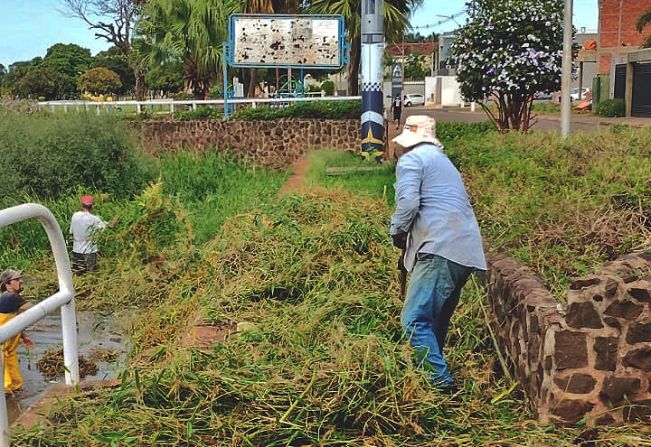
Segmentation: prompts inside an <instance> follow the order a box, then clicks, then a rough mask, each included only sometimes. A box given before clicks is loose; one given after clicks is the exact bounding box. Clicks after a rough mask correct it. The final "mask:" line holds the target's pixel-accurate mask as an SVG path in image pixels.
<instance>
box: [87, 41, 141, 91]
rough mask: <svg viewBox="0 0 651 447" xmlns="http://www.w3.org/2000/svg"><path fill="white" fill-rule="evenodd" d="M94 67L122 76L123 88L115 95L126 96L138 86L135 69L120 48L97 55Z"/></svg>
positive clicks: (110, 49) (113, 48)
mask: <svg viewBox="0 0 651 447" xmlns="http://www.w3.org/2000/svg"><path fill="white" fill-rule="evenodd" d="M93 67H102V68H107V69H109V70H111V71H114V72H115V73H117V74H118V76H120V82H122V87H121V88H120V89H119V90H116V91H115V93H118V94H120V95H125V94H127V93H129V92H131V91H133V89H134V88H135V86H136V77H135V75H134V73H133V68H132V67H131V66H130V65H129V59H128V58H127V56H125V55H124V53H122V50H120V49H119V48H118V47H115V46H113V47H111V48H109V49H108V50H106V51H100V52H99V53H97V55H96V56H95V61H94V64H93Z"/></svg>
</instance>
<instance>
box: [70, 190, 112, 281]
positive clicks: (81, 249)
mask: <svg viewBox="0 0 651 447" xmlns="http://www.w3.org/2000/svg"><path fill="white" fill-rule="evenodd" d="M94 204H95V201H94V200H93V196H88V195H86V196H83V197H82V198H81V210H80V211H77V212H76V213H74V214H73V215H72V220H71V221H70V234H71V235H72V239H73V242H72V270H73V271H74V272H75V273H79V274H82V273H85V272H92V271H94V270H95V269H96V267H97V251H98V249H97V243H96V242H95V236H96V234H97V232H99V231H101V230H103V229H104V228H106V226H107V224H106V222H104V221H103V220H102V219H101V218H100V217H98V216H95V215H94V214H93V213H92V211H93V205H94Z"/></svg>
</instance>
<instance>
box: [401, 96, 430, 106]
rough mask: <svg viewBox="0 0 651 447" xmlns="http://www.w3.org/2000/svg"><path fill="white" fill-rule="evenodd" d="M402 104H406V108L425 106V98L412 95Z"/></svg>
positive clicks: (405, 98) (406, 97) (404, 99)
mask: <svg viewBox="0 0 651 447" xmlns="http://www.w3.org/2000/svg"><path fill="white" fill-rule="evenodd" d="M402 102H404V103H405V107H411V106H424V105H425V97H424V96H423V95H421V94H419V93H410V94H408V95H405V97H404V98H403V101H402Z"/></svg>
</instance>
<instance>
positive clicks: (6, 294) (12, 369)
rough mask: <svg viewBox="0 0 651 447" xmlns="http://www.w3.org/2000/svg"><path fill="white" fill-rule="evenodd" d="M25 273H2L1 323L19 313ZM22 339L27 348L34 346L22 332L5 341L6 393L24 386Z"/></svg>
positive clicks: (6, 271)
mask: <svg viewBox="0 0 651 447" xmlns="http://www.w3.org/2000/svg"><path fill="white" fill-rule="evenodd" d="M23 287H24V286H23V274H22V272H19V271H17V270H11V269H8V270H5V271H4V272H2V274H0V292H2V294H0V325H3V324H5V323H6V322H7V321H9V320H11V319H12V318H13V317H15V316H16V314H18V312H19V310H20V308H21V307H22V306H23V305H24V304H25V300H24V299H23V297H22V296H20V294H21V292H22V291H23ZM21 340H22V342H23V344H24V345H25V347H26V348H27V349H32V348H33V347H34V342H33V341H32V340H31V339H30V338H29V337H28V336H27V334H25V333H24V332H20V333H19V334H16V335H14V336H13V337H11V338H10V339H9V340H7V341H6V342H5V343H4V346H3V355H4V368H5V377H4V380H5V382H4V383H5V393H13V392H14V391H16V390H18V389H19V388H20V387H21V386H23V376H22V375H21V374H20V366H19V362H18V345H19V344H20V341H21Z"/></svg>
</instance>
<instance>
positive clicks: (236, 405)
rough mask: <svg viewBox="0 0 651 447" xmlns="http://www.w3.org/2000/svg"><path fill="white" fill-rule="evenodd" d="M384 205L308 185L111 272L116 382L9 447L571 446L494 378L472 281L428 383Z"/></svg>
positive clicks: (640, 431)
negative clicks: (210, 333)
mask: <svg viewBox="0 0 651 447" xmlns="http://www.w3.org/2000/svg"><path fill="white" fill-rule="evenodd" d="M152 198H153V196H152ZM388 212H389V210H388V208H387V206H386V202H385V201H384V200H382V199H371V198H369V197H364V196H354V195H350V194H349V193H346V192H345V191H343V190H340V189H329V190H315V191H313V192H312V193H310V194H307V195H304V196H289V197H285V198H283V199H280V200H279V201H276V202H274V203H271V204H268V205H266V206H265V207H263V208H262V209H258V210H255V211H252V212H249V213H246V214H243V215H239V216H236V217H232V218H230V219H228V220H227V221H226V223H225V224H224V227H223V230H222V233H221V234H220V236H219V237H216V238H214V239H212V240H211V241H210V242H208V243H207V244H206V245H205V246H203V247H202V248H201V250H199V251H198V252H197V251H194V250H191V251H190V252H189V251H188V250H186V249H185V248H183V244H181V245H180V246H177V247H176V248H175V249H174V247H170V249H169V250H162V251H161V254H162V255H163V256H164V259H163V260H161V262H158V263H155V264H156V265H154V263H149V264H147V265H145V266H143V268H142V269H141V270H139V271H134V270H133V269H130V270H125V272H124V275H125V276H119V278H117V279H116V280H115V282H114V283H113V286H112V290H113V292H114V293H112V294H111V297H112V298H113V299H115V301H116V304H117V305H120V304H119V303H121V298H120V297H121V296H123V295H125V294H138V295H142V298H141V302H142V303H143V304H144V303H145V302H148V303H149V305H148V306H147V307H146V309H145V310H144V313H143V314H142V315H141V317H140V318H139V320H138V322H137V323H136V328H135V331H134V335H133V339H132V345H133V352H132V360H131V364H130V367H129V369H128V370H127V371H125V372H124V374H123V375H122V382H121V386H120V387H119V388H118V389H116V390H110V391H100V392H98V393H97V394H93V395H92V396H90V397H83V396H80V397H75V398H71V399H68V400H65V401H61V402H59V403H58V404H57V405H55V407H54V409H52V410H51V412H50V414H49V418H50V420H52V421H56V426H55V428H54V429H49V428H42V429H37V430H31V431H25V430H17V431H16V432H14V434H13V441H14V443H15V445H31V446H41V445H47V446H63V445H71V444H73V445H82V444H86V445H91V446H94V445H111V444H112V445H154V444H155V445H193V446H232V445H242V446H258V445H260V446H262V445H264V446H287V445H322V446H326V445H327V446H331V445H332V446H334V445H349V446H368V445H377V446H393V445H400V446H425V445H446V446H452V445H457V446H458V445H463V446H466V445H467V446H477V445H486V446H489V445H490V446H494V445H509V446H533V445H535V446H546V445H547V446H557V447H558V446H570V445H573V439H574V438H575V437H576V436H577V435H578V434H579V433H580V431H581V430H580V429H563V428H556V427H551V426H541V425H538V424H536V423H535V422H533V421H532V417H533V416H532V414H531V413H530V411H529V410H528V408H527V405H526V403H525V400H524V399H523V396H521V395H520V394H519V392H518V391H517V390H515V389H514V388H513V387H512V386H511V384H510V383H508V381H506V380H504V379H503V378H502V377H501V375H500V374H499V368H497V367H496V363H495V362H496V356H495V353H494V351H493V348H492V345H491V342H490V339H489V336H488V334H487V332H486V329H485V324H486V322H485V317H484V312H483V310H482V306H483V304H482V303H483V301H484V295H483V293H482V290H481V288H479V287H478V286H477V285H476V284H475V283H474V282H472V283H471V284H470V285H469V286H468V287H467V288H466V289H465V291H464V295H463V297H462V300H461V301H462V303H461V305H460V308H459V310H458V312H457V313H456V314H455V318H454V320H453V324H452V328H451V331H450V343H449V350H448V354H447V357H448V359H449V360H450V363H451V365H452V368H453V371H454V373H455V374H456V375H457V377H458V378H459V379H460V381H461V383H462V386H463V388H464V392H463V393H462V395H461V402H460V403H458V404H455V403H452V402H450V401H449V399H448V398H446V397H444V396H441V395H439V394H437V393H436V391H434V390H432V389H431V388H430V386H429V385H428V382H427V380H426V378H425V376H424V374H423V373H422V372H421V371H420V370H419V369H418V368H417V365H414V363H413V361H412V352H411V350H410V349H409V348H408V347H407V344H406V343H405V341H404V340H403V338H402V334H401V330H400V324H399V318H398V317H399V312H400V308H401V302H400V300H399V299H398V284H397V281H396V277H395V270H394V266H395V261H396V257H397V253H396V252H395V251H394V250H393V249H392V248H391V246H390V241H389V240H388V236H387V234H386V219H387V217H388ZM191 252H194V256H193V257H191V259H188V254H189V253H191ZM140 277H144V278H146V279H149V280H148V281H147V280H141V279H140ZM154 278H155V281H154V280H153V279H154ZM103 279H108V278H103ZM123 284H129V285H130V287H127V288H125V287H122V285H123ZM132 285H135V286H136V287H135V288H136V290H134V291H131V290H125V289H131V286H132ZM108 292H109V290H106V291H105V293H108ZM225 321H236V322H240V323H243V322H245V323H247V324H246V328H245V329H243V330H242V331H241V332H240V333H238V334H237V335H233V336H231V337H228V338H227V339H226V340H225V341H224V342H223V343H218V344H215V345H214V346H213V347H212V348H210V349H194V348H192V347H189V346H188V345H187V343H186V341H187V334H188V333H190V332H191V330H192V329H191V328H192V326H193V325H194V324H196V323H198V322H200V323H202V324H216V325H218V324H223V323H224V322H225ZM648 434H649V428H648V427H638V426H630V427H611V428H606V429H603V430H602V431H601V432H600V439H602V440H603V443H601V444H600V445H605V446H625V445H628V446H644V445H651V444H650V443H649V442H648V441H647V440H646V439H647V438H648Z"/></svg>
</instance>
